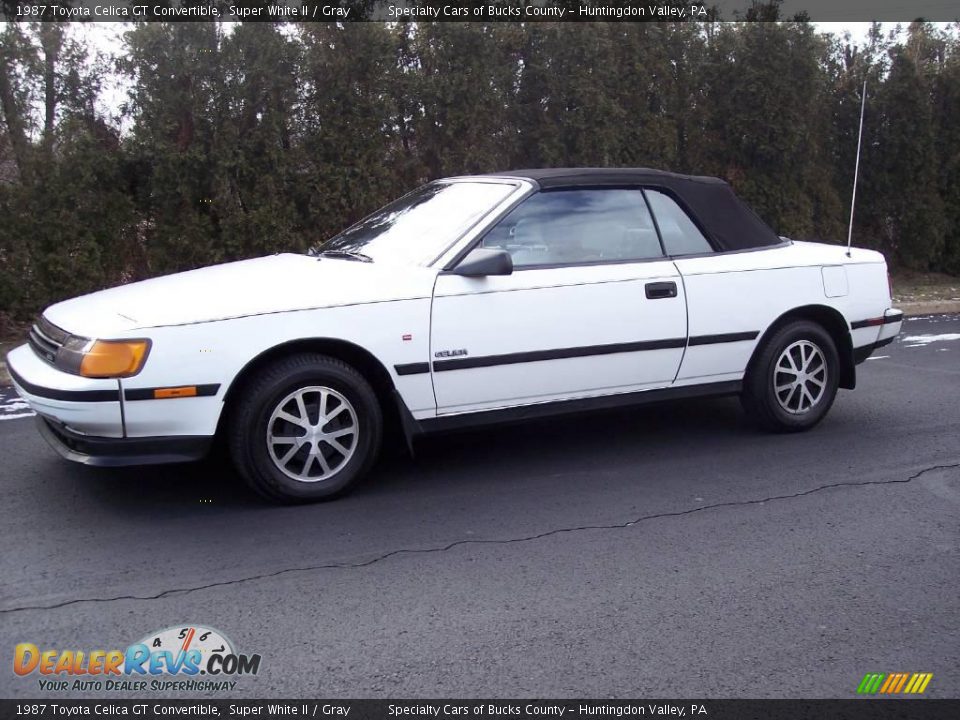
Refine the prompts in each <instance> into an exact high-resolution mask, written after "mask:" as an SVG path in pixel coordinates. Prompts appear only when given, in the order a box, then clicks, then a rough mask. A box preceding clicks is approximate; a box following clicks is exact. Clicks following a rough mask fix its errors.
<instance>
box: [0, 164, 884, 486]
mask: <svg viewBox="0 0 960 720" xmlns="http://www.w3.org/2000/svg"><path fill="white" fill-rule="evenodd" d="M901 319H902V316H901V313H900V312H899V311H898V310H894V309H893V308H892V307H891V300H890V286H889V281H888V275H887V267H886V263H885V261H884V258H883V256H882V255H881V254H879V253H877V252H874V251H871V250H864V249H859V248H853V249H852V250H850V252H849V253H848V252H847V250H846V248H844V247H840V246H836V245H825V244H818V243H810V242H795V241H791V240H788V239H785V238H781V237H778V236H777V235H776V233H774V232H773V230H771V229H770V228H769V227H767V226H766V225H765V224H764V223H763V222H762V221H761V220H760V219H759V218H758V217H757V216H756V215H755V214H754V213H753V212H752V211H751V210H750V209H749V208H748V207H747V206H746V205H745V204H744V203H743V202H741V201H740V200H739V199H738V198H737V197H736V196H735V195H734V193H733V191H732V190H731V189H730V187H729V186H728V185H727V184H726V183H724V182H722V181H720V180H717V179H714V178H707V177H690V176H683V175H676V174H673V173H667V172H661V171H656V170H646V169H590V168H576V169H549V170H523V171H514V172H505V173H500V174H496V175H481V176H470V177H454V178H447V179H443V180H438V181H435V182H431V183H429V184H427V185H424V186H423V187H421V188H419V189H417V190H414V191H413V192H411V193H409V194H407V195H405V196H404V197H402V198H400V199H399V200H397V201H395V202H393V203H391V204H389V205H387V206H386V207H384V208H382V209H381V210H378V211H377V212H375V213H374V214H373V215H371V216H369V217H367V218H366V219H364V220H362V221H360V222H359V223H357V224H356V225H354V226H352V227H350V228H348V229H347V230H345V231H343V232H342V233H341V234H339V235H337V236H336V237H334V238H332V239H331V240H329V241H327V242H325V243H323V244H320V245H319V246H317V247H316V248H314V249H313V250H311V251H310V252H309V253H307V254H290V253H285V254H278V255H272V256H269V257H262V258H257V259H253V260H244V261H240V262H233V263H227V264H223V265H217V266H214V267H208V268H204V269H200V270H193V271H190V272H184V273H179V274H176V275H169V276H166V277H160V278H155V279H152V280H146V281H144V282H138V283H133V284H130V285H125V286H122V287H117V288H113V289H110V290H104V291H101V292H97V293H93V294H91V295H86V296H84V297H79V298H76V299H73V300H68V301H66V302H61V303H58V304H56V305H53V306H52V307H50V308H48V309H47V310H46V311H45V312H44V313H43V315H42V316H41V317H40V318H39V319H38V320H37V322H36V324H35V325H34V326H33V328H32V330H31V331H30V338H29V343H28V344H26V345H23V346H21V347H18V348H16V349H14V350H13V351H11V352H10V354H9V355H8V356H7V362H8V365H9V369H10V374H11V376H12V377H13V380H14V382H15V384H16V388H17V391H18V392H19V393H20V394H21V395H22V396H23V398H24V399H25V400H26V401H27V402H28V403H29V404H30V406H31V407H32V408H33V409H34V410H36V412H37V415H38V420H39V427H40V431H41V432H42V433H43V435H44V437H45V438H46V439H47V440H48V441H49V443H50V444H51V445H52V446H53V447H54V448H55V449H56V450H58V451H59V452H60V453H61V454H62V455H63V456H64V457H66V458H68V459H70V460H76V461H78V462H83V463H87V464H90V465H133V464H143V463H163V462H179V461H187V460H194V459H198V458H200V457H202V456H203V455H204V454H205V453H206V452H207V451H208V449H209V447H210V445H211V443H212V441H213V439H214V437H215V436H217V435H222V436H223V438H224V440H225V442H226V445H227V446H228V447H229V449H230V452H231V454H232V457H233V460H234V463H235V464H236V467H237V469H238V471H239V472H240V474H241V475H242V476H243V477H244V478H245V479H246V480H247V481H248V482H249V484H250V485H251V486H252V487H253V488H255V489H256V490H257V491H259V492H260V493H262V494H263V495H265V496H267V497H268V498H271V499H275V500H282V501H309V500H317V499H321V498H328V497H332V496H334V495H336V494H338V493H342V492H343V491H345V490H346V489H347V488H349V487H350V486H352V485H353V484H354V483H355V482H356V481H357V480H358V479H360V478H361V477H362V476H363V475H364V474H365V473H366V472H367V471H368V470H369V469H370V467H371V465H372V464H373V462H374V460H375V459H376V457H377V453H378V451H379V448H380V445H381V440H382V438H383V437H384V434H385V432H397V433H402V434H404V435H405V436H406V440H407V442H408V443H412V441H413V439H414V438H415V437H416V436H417V435H419V434H420V433H425V432H432V431H436V430H445V429H451V428H462V427H467V426H470V425H474V424H484V423H493V422H501V421H510V420H517V419H521V418H528V417H533V416H539V415H544V414H550V413H556V412H564V411H577V410H588V409H596V408H603V407H613V406H619V405H626V404H632V403H642V402H649V401H660V400H665V399H669V398H681V397H691V396H700V395H703V396H706V395H724V394H738V395H739V396H740V398H741V399H742V403H743V406H744V408H745V410H746V412H747V414H748V415H749V416H750V417H751V418H752V419H753V420H754V421H755V422H756V424H757V425H759V426H761V427H763V428H766V429H770V430H777V431H797V430H806V429H808V428H811V427H813V426H814V425H816V424H817V423H818V422H819V421H820V420H821V419H822V418H823V417H824V415H825V414H826V413H827V411H828V410H829V409H830V406H831V405H832V404H833V402H834V399H835V398H836V394H837V389H838V388H853V387H854V385H855V383H856V366H857V364H858V363H860V362H862V361H863V360H865V359H866V358H867V357H868V356H869V355H870V354H871V352H873V351H874V350H875V349H876V348H878V347H880V346H882V345H884V344H886V343H889V342H891V341H892V340H893V339H894V337H895V336H896V335H897V333H899V331H900V325H901ZM638 442H640V440H638Z"/></svg>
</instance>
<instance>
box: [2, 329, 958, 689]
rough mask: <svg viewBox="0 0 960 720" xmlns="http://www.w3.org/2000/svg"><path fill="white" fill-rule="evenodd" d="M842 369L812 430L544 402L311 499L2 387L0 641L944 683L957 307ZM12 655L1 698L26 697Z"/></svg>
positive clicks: (702, 675)
mask: <svg viewBox="0 0 960 720" xmlns="http://www.w3.org/2000/svg"><path fill="white" fill-rule="evenodd" d="M859 370H860V372H859V378H858V388H857V390H855V391H852V392H851V391H841V393H840V395H839V397H838V400H837V403H836V405H835V406H834V408H833V410H832V411H831V413H830V415H829V416H828V417H827V419H826V420H825V421H824V423H822V424H821V425H820V426H819V427H818V428H816V429H815V430H814V431H812V432H809V433H806V434H800V435H767V434H762V433H759V432H757V431H754V430H753V429H752V428H751V427H749V426H748V425H747V424H746V422H745V420H744V417H743V414H742V412H741V410H740V407H739V404H738V403H737V402H736V400H734V399H724V400H713V401H691V402H684V403H681V404H672V405H662V406H650V407H644V408H639V409H633V410H628V411H618V412H612V413H605V414H595V415H589V416H580V417H570V418H562V419H555V420H550V421H538V422H535V423H529V424H525V425H519V426H511V427H503V428H497V429H490V430H483V431H477V432H471V433H464V434H459V435H450V436H446V437H438V438H431V439H427V440H424V441H422V442H420V443H419V445H418V446H417V456H416V458H415V459H410V458H408V457H406V456H403V455H401V454H398V453H395V454H392V455H391V456H390V457H387V458H386V459H384V460H383V461H382V462H381V464H380V467H379V469H378V471H377V472H376V473H375V474H374V476H373V477H372V478H370V479H369V480H368V481H367V482H365V483H364V484H363V485H362V487H360V488H359V489H358V490H357V492H355V493H353V494H352V495H350V496H349V497H347V498H345V499H343V500H340V501H336V502H332V503H326V504H320V505H313V506H304V507H273V506H269V505H265V504H263V503H262V502H261V501H259V500H258V499H257V498H256V497H254V496H253V495H251V494H250V493H249V492H248V491H246V490H245V489H244V488H243V487H242V485H241V484H240V482H239V480H238V479H237V478H236V477H235V476H234V474H233V472H232V471H231V469H230V468H229V467H228V466H227V465H225V464H222V463H219V462H217V461H210V462H206V463H203V464H198V465H195V466H183V467H177V466H169V467H156V468H146V469H144V468H133V469H124V470H114V471H104V470H95V469H89V468H86V467H82V466H77V465H73V464H69V463H67V462H65V461H63V460H61V459H60V458H59V456H57V455H56V454H55V453H54V452H53V451H52V450H50V449H49V448H47V447H46V445H45V444H44V442H43V440H42V439H41V438H40V436H39V435H38V434H37V432H36V430H35V428H34V426H33V419H32V418H29V417H22V416H23V415H26V414H27V413H26V412H25V410H24V409H23V408H20V407H18V406H17V405H16V404H11V403H10V401H9V398H10V393H9V391H7V392H6V395H5V397H6V398H7V405H6V408H7V409H6V410H3V409H2V408H0V418H2V417H4V415H6V416H7V417H8V418H11V419H4V420H2V421H0V457H2V463H3V469H2V478H3V480H2V483H0V494H2V495H0V498H2V501H0V543H2V546H3V548H4V551H3V554H2V568H0V572H2V576H3V578H4V582H3V587H2V596H0V648H2V650H3V653H7V658H8V661H7V662H9V658H10V657H11V655H12V652H13V647H14V645H15V644H16V643H19V642H32V643H35V644H37V645H38V646H42V647H49V648H60V649H64V648H75V649H86V648H98V649H107V648H114V647H116V648H124V647H126V646H127V645H128V644H130V643H132V642H135V641H137V640H139V639H140V638H142V637H143V636H145V635H147V634H148V633H150V632H151V631H154V630H158V629H160V628H165V627H168V626H173V625H180V624H185V623H199V624H203V625H207V626H212V627H214V628H217V629H219V630H221V631H222V632H223V633H224V634H225V635H226V636H228V637H229V638H230V639H231V640H232V641H233V643H234V645H235V646H236V647H237V648H238V649H239V650H241V651H242V652H245V653H259V654H260V655H261V656H262V665H261V669H260V672H259V674H258V675H256V676H251V677H244V678H240V679H238V684H237V686H236V689H235V691H234V692H233V693H232V695H233V696H238V697H281V696H283V697H296V696H311V697H316V696H325V697H354V698H356V697H388V696H389V697H441V696H485V697H491V696H540V697H550V696H555V697H563V696H571V697H574V696H575V697H638V696H639V697H660V698H668V697H671V696H673V697H681V696H689V697H791V696H799V697H839V698H847V697H854V694H855V690H856V687H857V684H858V683H859V682H860V679H861V678H862V677H863V675H864V674H865V673H867V672H901V671H904V672H932V673H933V674H934V678H933V680H932V682H931V683H930V685H929V687H928V689H927V691H926V694H927V695H928V696H932V697H957V696H960V674H958V672H957V668H958V667H960V627H958V626H960V593H958V587H960V316H935V317H928V318H919V319H911V320H908V321H907V322H906V323H905V325H904V329H903V332H902V334H901V337H900V339H899V340H898V341H897V342H896V343H894V344H893V345H890V346H888V347H885V348H883V349H881V350H880V351H878V353H877V357H876V358H874V359H871V360H869V361H868V362H866V363H865V364H864V365H862V366H861V367H860V369H859ZM9 667H10V666H9V665H7V668H6V669H4V670H3V671H0V696H3V697H38V696H42V695H43V693H41V692H40V691H39V690H38V686H37V679H36V676H35V675H34V676H31V677H28V678H21V677H18V676H16V675H14V674H13V673H12V672H11V671H10V669H9ZM101 694H102V693H101ZM76 696H80V697H82V696H83V694H82V693H78V694H76Z"/></svg>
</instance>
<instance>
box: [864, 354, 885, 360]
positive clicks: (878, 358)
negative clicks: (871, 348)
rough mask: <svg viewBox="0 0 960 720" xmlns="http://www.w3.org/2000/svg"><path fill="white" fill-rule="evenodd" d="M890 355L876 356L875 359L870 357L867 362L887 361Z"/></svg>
mask: <svg viewBox="0 0 960 720" xmlns="http://www.w3.org/2000/svg"><path fill="white" fill-rule="evenodd" d="M888 357H890V356H889V355H874V356H873V357H868V358H867V360H886V359H887V358H888Z"/></svg>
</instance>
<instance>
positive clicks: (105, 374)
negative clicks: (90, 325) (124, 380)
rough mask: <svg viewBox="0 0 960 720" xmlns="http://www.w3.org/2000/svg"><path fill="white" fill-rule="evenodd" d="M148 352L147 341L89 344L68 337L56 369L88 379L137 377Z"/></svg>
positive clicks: (93, 342) (87, 341)
mask: <svg viewBox="0 0 960 720" xmlns="http://www.w3.org/2000/svg"><path fill="white" fill-rule="evenodd" d="M149 352H150V341H149V340H90V339H88V338H83V337H77V336H75V335H71V336H70V337H68V338H67V339H66V341H65V342H64V343H63V346H62V347H61V348H60V351H59V352H58V353H57V363H56V364H57V367H59V368H60V369H61V370H65V371H66V372H70V373H74V374H75V375H82V376H83V377H88V378H121V377H130V376H131V375H136V374H137V373H138V372H140V370H141V369H142V368H143V363H144V362H145V361H146V359H147V354H148V353H149Z"/></svg>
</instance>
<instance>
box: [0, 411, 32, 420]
mask: <svg viewBox="0 0 960 720" xmlns="http://www.w3.org/2000/svg"><path fill="white" fill-rule="evenodd" d="M34 415H36V413H33V412H25V413H14V414H13V415H6V414H0V420H17V419H19V418H28V417H33V416H34Z"/></svg>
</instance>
